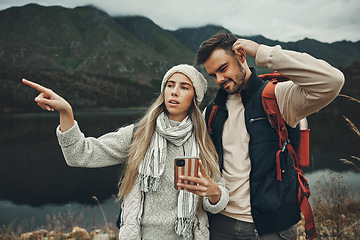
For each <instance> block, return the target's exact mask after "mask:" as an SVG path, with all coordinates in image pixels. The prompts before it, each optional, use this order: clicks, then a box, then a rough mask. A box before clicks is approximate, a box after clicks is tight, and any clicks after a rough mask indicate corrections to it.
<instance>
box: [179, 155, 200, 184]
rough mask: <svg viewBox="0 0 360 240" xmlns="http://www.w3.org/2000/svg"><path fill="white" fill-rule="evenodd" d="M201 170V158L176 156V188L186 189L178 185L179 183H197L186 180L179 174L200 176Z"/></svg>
mask: <svg viewBox="0 0 360 240" xmlns="http://www.w3.org/2000/svg"><path fill="white" fill-rule="evenodd" d="M198 172H199V159H198V158H196V157H189V158H187V157H186V158H185V157H184V158H176V159H175V189H176V190H184V188H181V187H178V186H177V183H185V184H192V185H196V183H194V182H189V181H185V180H182V179H180V178H179V176H181V175H183V176H191V177H198Z"/></svg>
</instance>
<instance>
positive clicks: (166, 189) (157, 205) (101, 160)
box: [56, 121, 228, 240]
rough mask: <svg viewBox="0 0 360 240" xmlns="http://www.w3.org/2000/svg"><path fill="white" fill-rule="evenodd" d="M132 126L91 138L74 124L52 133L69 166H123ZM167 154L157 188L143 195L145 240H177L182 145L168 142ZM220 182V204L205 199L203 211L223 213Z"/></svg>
mask: <svg viewBox="0 0 360 240" xmlns="http://www.w3.org/2000/svg"><path fill="white" fill-rule="evenodd" d="M172 124H178V123H177V122H173V123H172ZM133 127H134V126H133V125H129V126H127V127H123V128H120V129H119V130H118V131H116V132H111V133H108V134H105V135H103V136H101V137H99V138H93V137H85V136H84V134H83V133H82V132H81V131H80V128H79V126H78V123H77V122H76V121H75V125H74V126H73V127H72V128H70V129H69V130H68V131H66V132H61V131H60V128H59V127H58V128H57V131H56V134H57V137H58V140H59V144H60V146H61V149H62V151H63V154H64V157H65V160H66V162H67V164H68V165H69V166H73V167H88V168H97V167H105V166H111V165H115V164H120V163H124V162H125V161H126V160H127V159H126V157H127V153H128V150H129V147H130V144H131V139H132V135H133ZM167 153H168V155H167V159H166V164H165V170H164V173H163V175H162V177H161V183H160V186H159V189H158V190H157V191H156V192H151V191H150V192H147V193H146V194H145V199H144V203H143V207H144V208H143V209H144V210H143V215H142V218H141V233H142V238H143V239H146V240H151V239H179V238H178V236H177V235H176V233H175V220H176V218H177V199H178V191H176V190H175V189H174V159H175V158H176V157H179V156H183V155H184V152H183V148H182V146H180V147H177V146H175V145H173V144H171V143H168V150H167ZM221 180H222V179H220V180H219V186H220V189H221V192H222V196H221V199H220V201H219V202H218V203H217V204H216V205H212V204H211V203H210V202H209V201H208V199H206V198H205V199H204V202H203V205H204V209H205V210H207V211H210V212H212V213H217V212H220V211H221V210H223V209H224V208H225V207H226V204H227V202H228V192H227V190H226V188H225V187H224V186H223V182H222V181H221Z"/></svg>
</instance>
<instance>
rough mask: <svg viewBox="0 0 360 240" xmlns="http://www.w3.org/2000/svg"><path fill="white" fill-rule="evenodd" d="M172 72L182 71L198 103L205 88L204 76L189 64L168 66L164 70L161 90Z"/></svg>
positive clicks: (202, 96)
mask: <svg viewBox="0 0 360 240" xmlns="http://www.w3.org/2000/svg"><path fill="white" fill-rule="evenodd" d="M174 73H182V74H184V75H185V76H187V77H188V78H189V79H190V81H191V82H192V84H193V87H194V89H195V94H196V100H197V101H198V102H199V103H200V102H201V101H202V100H203V98H204V95H205V93H206V90H207V81H206V80H205V78H204V76H203V75H202V74H201V73H200V72H199V71H198V70H196V68H194V67H193V66H191V65H187V64H180V65H176V66H174V67H172V68H170V69H169V71H167V72H166V74H165V76H164V78H163V81H162V83H161V91H163V90H164V86H165V84H166V82H167V81H168V80H169V78H170V77H171V76H172V75H173V74H174Z"/></svg>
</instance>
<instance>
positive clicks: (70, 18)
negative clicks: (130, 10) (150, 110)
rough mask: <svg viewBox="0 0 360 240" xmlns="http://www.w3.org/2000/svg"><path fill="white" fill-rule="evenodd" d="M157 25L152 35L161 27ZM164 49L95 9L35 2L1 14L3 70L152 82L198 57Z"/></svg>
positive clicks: (0, 60)
mask: <svg viewBox="0 0 360 240" xmlns="http://www.w3.org/2000/svg"><path fill="white" fill-rule="evenodd" d="M140 24H141V23H140ZM151 27H152V29H149V31H152V30H153V29H154V28H155V26H151ZM156 27H157V26H156ZM157 28H158V27H157ZM157 31H158V32H161V29H158V30H157ZM163 32H164V34H167V33H166V32H165V31H163ZM174 40H175V39H174ZM175 41H176V40H175ZM177 44H178V45H181V44H180V43H177ZM182 48H183V49H185V47H183V46H182ZM158 49H159V48H157V49H154V48H152V47H149V45H148V44H145V43H144V42H143V41H141V40H139V39H138V38H137V37H136V36H135V35H133V34H132V33H130V32H129V31H127V30H126V29H124V28H123V27H122V26H121V25H120V24H118V23H117V21H116V19H115V20H114V19H113V18H112V17H110V16H109V15H108V14H107V13H105V12H103V11H101V10H98V9H96V8H94V7H91V6H85V7H77V8H74V9H68V8H63V7H58V6H52V7H43V6H40V5H36V4H29V5H26V6H24V7H14V8H9V9H6V10H4V11H1V12H0V56H1V58H0V68H2V69H6V68H16V69H24V68H27V69H38V70H47V71H70V72H88V73H96V74H103V75H109V76H115V77H120V76H121V77H125V78H128V79H132V80H133V81H135V82H140V83H149V82H150V81H151V80H152V79H159V78H161V77H162V75H163V73H164V72H165V71H166V70H167V69H168V68H169V67H170V66H172V65H174V64H177V63H180V62H191V61H192V59H193V55H192V54H191V52H190V51H187V54H185V52H186V51H183V52H184V54H182V56H183V57H180V59H177V58H176V57H174V55H172V56H171V55H170V54H169V53H168V52H166V51H164V52H160V51H158ZM185 50H186V49H185Z"/></svg>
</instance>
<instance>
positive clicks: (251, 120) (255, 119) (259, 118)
mask: <svg viewBox="0 0 360 240" xmlns="http://www.w3.org/2000/svg"><path fill="white" fill-rule="evenodd" d="M266 119H267V118H266V117H258V118H250V120H249V123H254V122H256V121H259V120H266Z"/></svg>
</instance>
